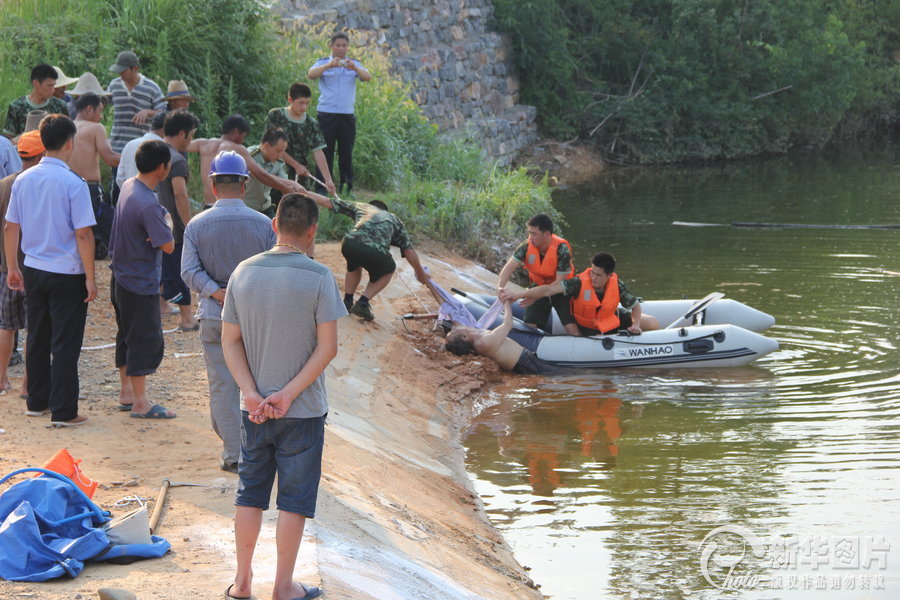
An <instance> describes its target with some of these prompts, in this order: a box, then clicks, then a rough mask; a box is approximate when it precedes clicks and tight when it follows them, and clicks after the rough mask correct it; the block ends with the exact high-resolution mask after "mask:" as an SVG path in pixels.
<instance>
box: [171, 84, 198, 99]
mask: <svg viewBox="0 0 900 600" xmlns="http://www.w3.org/2000/svg"><path fill="white" fill-rule="evenodd" d="M178 99H184V100H189V101H191V102H193V101H194V100H196V98H194V97H193V96H192V95H191V91H190V90H189V89H188V86H187V84H186V83H185V82H184V81H182V80H181V79H174V80H172V81H170V82H169V88H168V90H166V100H178Z"/></svg>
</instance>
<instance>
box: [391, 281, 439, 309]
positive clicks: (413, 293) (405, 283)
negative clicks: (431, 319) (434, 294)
mask: <svg viewBox="0 0 900 600" xmlns="http://www.w3.org/2000/svg"><path fill="white" fill-rule="evenodd" d="M397 277H399V278H400V281H402V282H403V284H404V285H405V286H406V289H408V290H409V293H410V294H412V295H413V296H415V297H416V300H418V301H419V304H421V305H422V308H424V309H425V312H427V313H428V312H434V311H433V310H431V309H430V308H428V306H427V305H426V304H425V303H424V302H423V301H422V299H421V298H419V295H418V294H417V293H416V291H415V290H414V289H412V286H411V285H409V282H408V281H406V278H405V277H403V273H401V272H400V271H397Z"/></svg>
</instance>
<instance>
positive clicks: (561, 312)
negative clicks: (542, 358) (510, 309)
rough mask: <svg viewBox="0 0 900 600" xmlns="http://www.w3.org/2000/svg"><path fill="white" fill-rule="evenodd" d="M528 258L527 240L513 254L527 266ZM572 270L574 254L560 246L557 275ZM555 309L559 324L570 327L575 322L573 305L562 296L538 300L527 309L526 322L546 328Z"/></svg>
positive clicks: (555, 295) (556, 295) (558, 247)
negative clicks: (551, 312) (552, 309)
mask: <svg viewBox="0 0 900 600" xmlns="http://www.w3.org/2000/svg"><path fill="white" fill-rule="evenodd" d="M527 256H528V240H525V241H524V242H522V243H521V244H519V247H518V248H516V251H515V252H513V258H514V259H516V260H517V261H519V262H520V263H522V264H523V265H525V261H526V259H527ZM523 268H524V267H523ZM571 268H572V254H571V252H570V251H569V246H568V244H560V245H559V246H557V247H556V271H557V273H560V272H565V273H566V274H568V273H569V271H570V270H571ZM551 308H555V309H556V314H557V316H558V317H559V322H560V323H562V324H563V325H568V324H570V323H574V322H575V317H573V316H572V311H571V304H570V303H569V299H568V298H566V297H564V296H563V295H562V294H554V295H552V296H549V297H547V298H538V299H536V300H535V301H534V302H533V303H532V304H530V305H528V306H526V307H525V322H526V323H533V324H535V325H537V326H538V327H544V326H545V325H546V324H547V320H548V319H549V318H550V309H551Z"/></svg>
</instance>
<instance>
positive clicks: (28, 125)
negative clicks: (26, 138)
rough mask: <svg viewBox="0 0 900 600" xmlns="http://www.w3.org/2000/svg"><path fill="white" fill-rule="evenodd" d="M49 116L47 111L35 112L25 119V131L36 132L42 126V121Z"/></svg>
mask: <svg viewBox="0 0 900 600" xmlns="http://www.w3.org/2000/svg"><path fill="white" fill-rule="evenodd" d="M46 116H47V111H46V110H33V111H31V112H29V113H28V116H27V117H25V131H34V130H35V129H37V128H38V127H40V125H41V120H42V119H43V118H44V117H46Z"/></svg>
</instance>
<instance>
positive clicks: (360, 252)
mask: <svg viewBox="0 0 900 600" xmlns="http://www.w3.org/2000/svg"><path fill="white" fill-rule="evenodd" d="M309 196H310V197H312V198H314V199H315V200H316V202H317V203H318V204H319V205H320V206H322V207H324V208H330V209H331V210H333V211H334V212H336V213H339V214H342V215H346V216H348V217H350V218H351V219H353V221H354V222H355V224H354V226H353V229H351V230H350V231H349V232H348V233H347V235H345V236H344V242H343V243H342V244H341V254H343V255H344V258H345V259H346V260H347V276H346V278H345V279H344V304H345V305H346V306H347V310H349V311H350V314H352V315H356V316H358V317H361V318H363V319H365V320H366V321H373V320H374V319H375V313H373V312H372V307H371V305H370V304H369V302H370V301H371V300H372V298H374V297H375V295H376V294H378V292H380V291H381V290H383V289H384V288H385V287H387V284H388V283H390V282H391V278H392V277H393V276H394V271H396V270H397V265H396V264H395V263H394V259H393V258H392V257H391V246H397V247H398V248H400V254H401V255H402V256H403V258H405V259H406V260H407V262H409V264H410V266H412V268H413V270H414V271H415V272H416V279H418V280H419V282H420V283H426V282H427V281H428V275H427V274H426V273H425V269H423V268H422V264H421V263H420V262H419V255H418V254H416V251H415V250H413V247H412V242H411V241H410V239H409V234H408V233H407V232H406V227H405V226H404V225H403V221H401V220H400V219H399V218H398V217H397V216H396V215H394V214H392V213H390V212H388V208H387V205H386V204H385V203H384V202H382V201H380V200H372V202H370V203H369V204H364V203H362V202H348V201H346V200H341V199H340V198H335V199H333V200H331V199H329V198H326V197H324V196H320V195H318V194H309ZM363 269H365V270H366V271H368V273H369V283H368V284H367V285H366V289H365V290H363V294H362V296H360V297H359V299H358V300H357V301H356V302H354V301H353V294H354V293H355V292H356V288H357V287H359V284H360V281H361V280H362V270H363Z"/></svg>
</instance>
